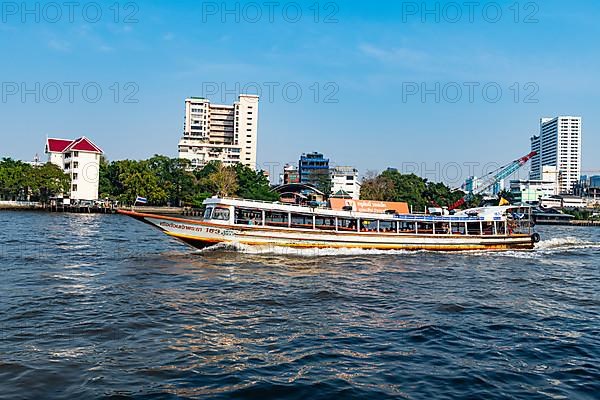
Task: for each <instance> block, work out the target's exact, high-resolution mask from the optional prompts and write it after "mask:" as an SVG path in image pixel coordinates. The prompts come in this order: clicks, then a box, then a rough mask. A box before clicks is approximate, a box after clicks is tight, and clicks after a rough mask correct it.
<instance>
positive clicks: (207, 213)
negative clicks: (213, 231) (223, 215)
mask: <svg viewBox="0 0 600 400" xmlns="http://www.w3.org/2000/svg"><path fill="white" fill-rule="evenodd" d="M212 211H213V207H206V210H204V217H203V218H204V219H210V216H211V215H212Z"/></svg>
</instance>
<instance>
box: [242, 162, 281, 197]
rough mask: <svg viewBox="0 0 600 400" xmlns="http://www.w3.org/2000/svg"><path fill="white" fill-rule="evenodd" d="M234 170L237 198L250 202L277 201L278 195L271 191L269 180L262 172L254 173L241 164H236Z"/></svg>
mask: <svg viewBox="0 0 600 400" xmlns="http://www.w3.org/2000/svg"><path fill="white" fill-rule="evenodd" d="M234 169H235V173H236V176H237V180H238V184H239V188H238V190H237V193H236V195H237V196H239V197H241V198H243V199H250V200H263V201H277V200H279V195H278V194H277V193H275V192H273V191H271V186H270V185H269V179H268V178H267V177H266V176H265V174H263V173H262V171H255V170H253V169H252V168H250V167H247V166H245V165H242V164H237V165H236V166H235V167H234Z"/></svg>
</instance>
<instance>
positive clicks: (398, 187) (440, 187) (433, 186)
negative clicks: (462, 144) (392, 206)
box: [360, 169, 481, 211]
mask: <svg viewBox="0 0 600 400" xmlns="http://www.w3.org/2000/svg"><path fill="white" fill-rule="evenodd" d="M464 196H465V193H464V192H462V191H460V190H452V189H451V188H450V187H448V186H446V185H445V184H443V183H435V182H429V181H428V180H427V179H423V178H421V177H419V176H417V175H415V174H408V175H403V174H401V173H400V172H398V171H397V170H395V169H388V170H386V171H383V172H382V173H381V174H379V175H377V174H375V173H368V174H367V176H366V177H365V179H364V180H363V184H362V187H361V190H360V198H361V199H362V200H378V201H401V202H407V203H408V204H410V205H411V206H412V207H413V209H414V210H415V211H417V210H424V209H425V208H426V207H440V206H449V205H451V204H454V203H455V202H456V201H458V200H460V199H461V198H463V197H464ZM480 202H481V197H480V196H474V197H473V198H472V199H471V200H470V201H469V202H468V204H467V206H469V207H476V206H478V205H479V203H480Z"/></svg>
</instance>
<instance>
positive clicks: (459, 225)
mask: <svg viewBox="0 0 600 400" xmlns="http://www.w3.org/2000/svg"><path fill="white" fill-rule="evenodd" d="M465 233H466V231H465V223H464V222H453V223H452V234H453V235H464V234H465Z"/></svg>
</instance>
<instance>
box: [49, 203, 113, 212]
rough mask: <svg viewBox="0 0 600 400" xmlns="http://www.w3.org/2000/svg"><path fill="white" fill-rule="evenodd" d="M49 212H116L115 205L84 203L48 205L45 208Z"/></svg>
mask: <svg viewBox="0 0 600 400" xmlns="http://www.w3.org/2000/svg"><path fill="white" fill-rule="evenodd" d="M44 209H45V210H46V211H49V212H63V213H76V214H116V212H117V209H116V208H115V207H99V206H82V205H66V204H61V205H48V206H46V207H45V208H44Z"/></svg>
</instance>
